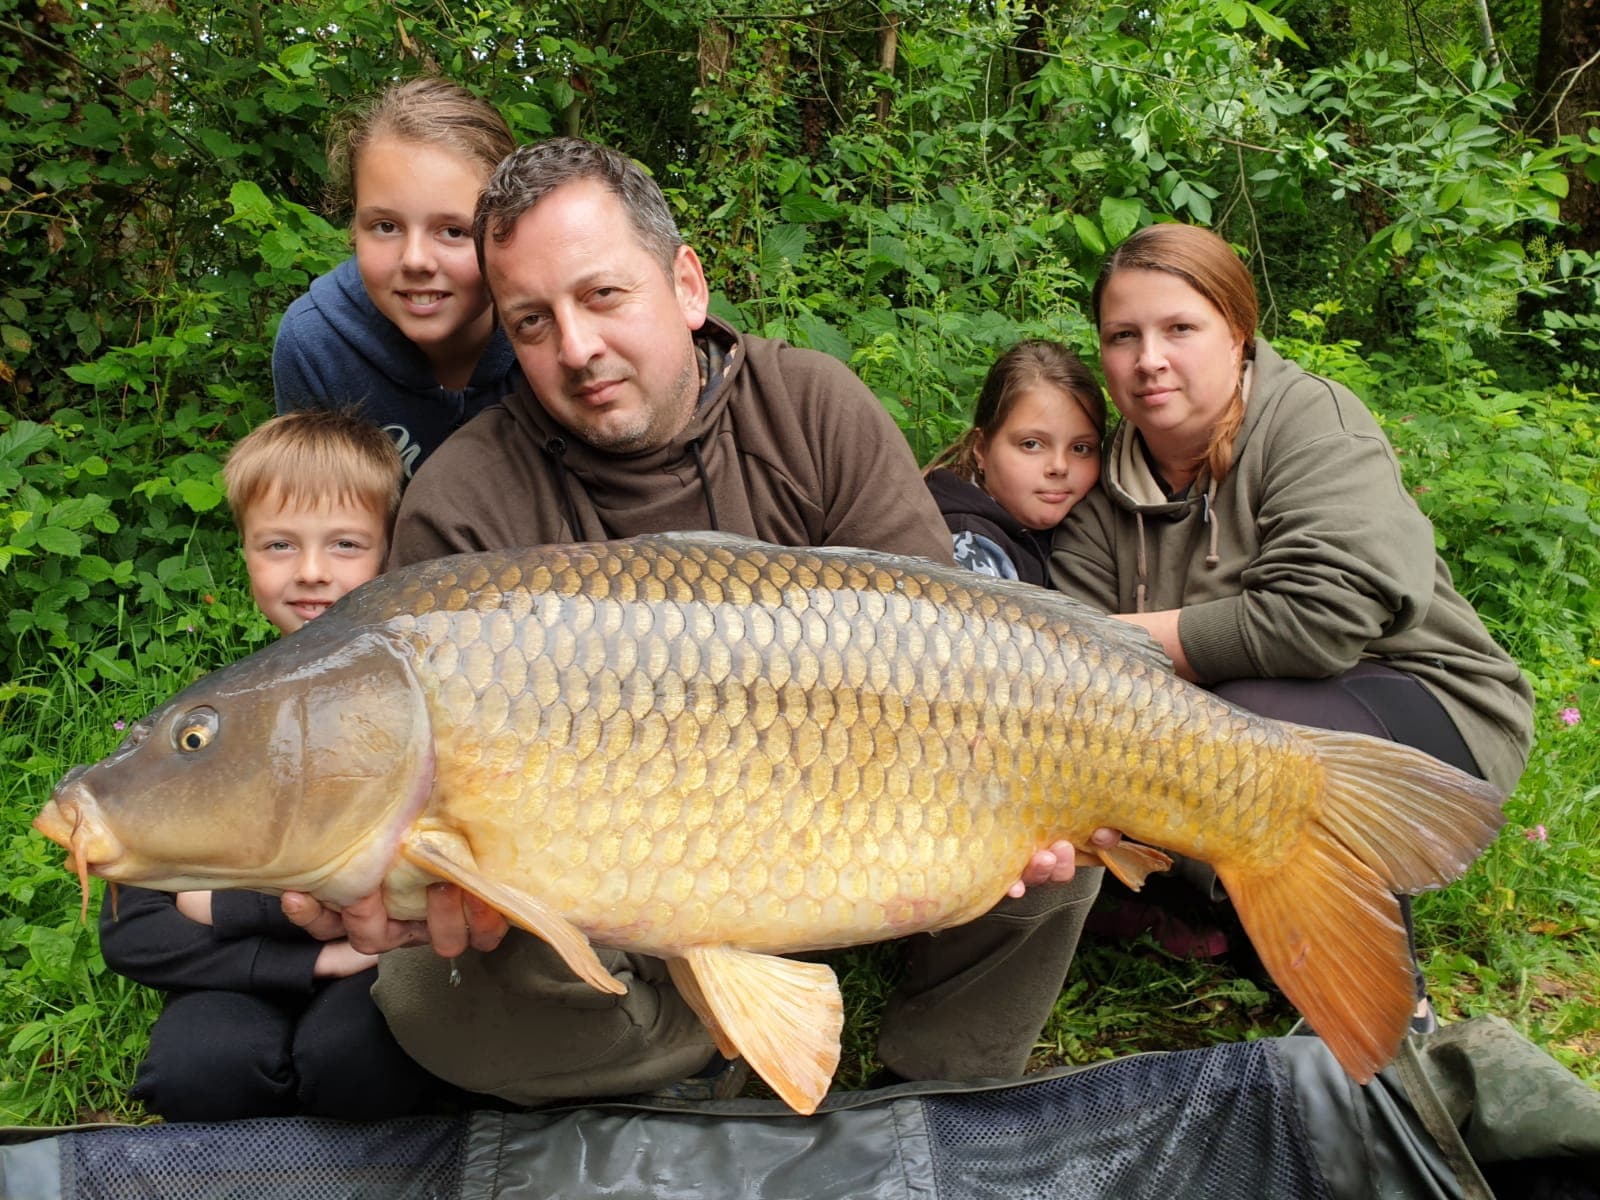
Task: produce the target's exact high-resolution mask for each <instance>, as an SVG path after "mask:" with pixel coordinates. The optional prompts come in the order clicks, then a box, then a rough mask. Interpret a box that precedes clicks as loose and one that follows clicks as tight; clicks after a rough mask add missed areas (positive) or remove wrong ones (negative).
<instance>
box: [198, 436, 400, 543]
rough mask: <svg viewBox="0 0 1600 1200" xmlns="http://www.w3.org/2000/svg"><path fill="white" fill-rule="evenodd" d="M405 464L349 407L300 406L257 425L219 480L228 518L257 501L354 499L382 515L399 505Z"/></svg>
mask: <svg viewBox="0 0 1600 1200" xmlns="http://www.w3.org/2000/svg"><path fill="white" fill-rule="evenodd" d="M403 473H404V467H403V465H402V464H401V461H400V451H399V450H397V449H396V448H395V444H394V442H392V441H391V440H390V439H389V435H388V434H386V433H384V432H383V430H381V429H379V428H378V427H377V426H376V425H374V424H373V423H372V422H371V421H368V420H366V419H365V418H363V417H361V416H359V415H357V413H356V412H355V410H353V409H327V408H305V409H300V410H298V411H296V412H291V413H285V414H284V415H283V416H281V417H273V418H272V420H270V421H268V422H266V423H265V424H263V425H259V426H257V427H256V428H255V429H252V430H251V431H250V432H249V433H247V434H245V436H244V437H242V438H240V439H239V441H238V444H237V445H235V446H234V448H233V451H232V452H231V453H230V454H229V455H228V461H227V463H226V464H225V465H224V466H223V468H222V480H223V484H224V486H225V487H226V489H227V493H228V508H229V509H230V510H231V511H232V513H233V523H234V525H235V526H236V527H237V528H238V529H239V531H240V532H241V533H243V532H244V519H245V514H246V513H247V512H249V510H250V509H251V507H252V506H254V505H256V504H259V503H261V501H263V500H266V499H269V498H272V497H276V498H277V500H278V503H279V504H295V505H316V504H357V505H360V506H361V507H363V508H366V509H369V510H371V511H372V512H375V513H378V514H379V515H381V516H382V517H383V526H384V532H385V534H386V535H387V533H388V532H389V530H390V529H392V528H393V526H394V517H395V513H396V512H397V511H399V508H400V482H401V479H402V478H403Z"/></svg>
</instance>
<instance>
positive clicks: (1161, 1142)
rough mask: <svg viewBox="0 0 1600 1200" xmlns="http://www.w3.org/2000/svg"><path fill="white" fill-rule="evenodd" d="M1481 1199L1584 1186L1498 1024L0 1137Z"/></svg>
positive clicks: (1583, 1146) (565, 1194) (227, 1151)
mask: <svg viewBox="0 0 1600 1200" xmlns="http://www.w3.org/2000/svg"><path fill="white" fill-rule="evenodd" d="M1491 1183H1492V1184H1493V1190H1491ZM1496 1195H1498V1196H1500V1197H1503V1198H1511V1197H1514V1198H1515V1200H1535V1198H1540V1197H1543V1198H1547V1200H1558V1198H1559V1200H1582V1198H1590V1200H1594V1198H1600V1093H1596V1092H1594V1091H1592V1090H1590V1089H1589V1088H1587V1087H1586V1086H1585V1085H1584V1084H1582V1083H1581V1082H1580V1081H1578V1080H1577V1079H1576V1078H1574V1077H1573V1076H1572V1075H1571V1074H1570V1073H1568V1072H1567V1071H1566V1070H1565V1069H1564V1068H1563V1067H1561V1066H1560V1065H1559V1064H1558V1063H1556V1062H1555V1061H1553V1060H1552V1059H1550V1058H1549V1057H1548V1056H1547V1055H1545V1054H1544V1052H1543V1051H1541V1050H1539V1049H1538V1048H1536V1047H1534V1046H1533V1045H1532V1044H1531V1043H1529V1042H1527V1041H1526V1040H1525V1039H1523V1038H1522V1037H1521V1036H1520V1035H1518V1034H1517V1033H1516V1032H1515V1031H1513V1030H1512V1029H1511V1027H1510V1026H1509V1025H1507V1024H1505V1022H1503V1021H1499V1020H1497V1019H1494V1018H1481V1019H1477V1020H1473V1021H1466V1022H1462V1023H1460V1024H1456V1025H1452V1026H1447V1027H1446V1028H1445V1029H1443V1030H1442V1031H1440V1032H1439V1033H1437V1034H1434V1035H1432V1036H1430V1037H1428V1038H1425V1039H1414V1040H1413V1041H1411V1042H1410V1043H1408V1045H1407V1047H1406V1048H1405V1050H1404V1051H1403V1052H1402V1054H1401V1057H1400V1059H1399V1060H1398V1061H1397V1062H1396V1063H1395V1064H1394V1065H1393V1066H1391V1067H1390V1068H1389V1069H1387V1070H1386V1071H1384V1072H1383V1074H1382V1075H1381V1076H1380V1077H1379V1079H1378V1080H1377V1081H1375V1082H1374V1083H1373V1084H1372V1085H1370V1086H1369V1087H1365V1088H1362V1087H1358V1086H1356V1085H1355V1084H1353V1083H1352V1082H1351V1081H1350V1080H1349V1079H1348V1078H1347V1077H1346V1076H1345V1075H1344V1073H1343V1072H1342V1071H1341V1070H1340V1069H1339V1067H1338V1065H1337V1064H1336V1063H1335V1062H1334V1061H1333V1059H1332V1057H1331V1056H1330V1055H1329V1054H1328V1053H1327V1050H1326V1048H1325V1047H1324V1046H1323V1044H1322V1043H1321V1042H1320V1041H1319V1040H1318V1039H1316V1038H1314V1037H1309V1036H1306V1037H1288V1038H1269V1039H1263V1040H1261V1041H1257V1042H1248V1043H1240V1044H1230V1045H1221V1046H1216V1047H1213V1048H1211V1049H1209V1050H1196V1051H1181V1052H1173V1053H1165V1054H1143V1055H1136V1056H1133V1057H1129V1058H1124V1059H1117V1060H1113V1061H1111V1062H1107V1063H1101V1064H1096V1065H1093V1066H1089V1067H1077V1068H1062V1069H1058V1070H1055V1071H1050V1072H1045V1073H1043V1074H1040V1075H1037V1076H1031V1077H1029V1078H1028V1079H1027V1080H1025V1081H1023V1082H1021V1083H1009V1084H995V1085H992V1086H981V1085H980V1086H975V1087H973V1086H968V1087H955V1086H954V1085H936V1084H905V1085H901V1086H900V1087H896V1088H889V1089H884V1090H881V1091H876V1092H857V1093H845V1094H841V1095H837V1096H834V1097H831V1098H830V1099H829V1101H828V1102H827V1103H826V1104H825V1106H824V1107H823V1109H822V1110H821V1111H819V1112H818V1113H817V1114H816V1115H815V1116H812V1117H798V1116H796V1115H794V1114H793V1113H790V1112H789V1111H788V1109H786V1108H784V1107H783V1106H782V1105H781V1104H779V1103H778V1102H776V1101H752V1100H740V1101H725V1102H720V1103H718V1102H707V1103H692V1102H671V1103H669V1102H654V1103H651V1104H640V1103H625V1102H619V1103H612V1104H604V1105H599V1104H596V1105H588V1106H585V1107H581V1108H570V1109H563V1110H543V1111H539V1112H517V1113H500V1112H474V1113H470V1114H466V1115H464V1116H460V1117H429V1118H412V1119H408V1120H396V1121H383V1122H375V1123H370V1124H347V1123H343V1122H337V1121H329V1120H321V1119H314V1118H280V1119H268V1120H258V1121H240V1122H235V1123H231V1124H215V1125H202V1124H189V1125H157V1126H147V1127H142V1128H130V1127H79V1128H76V1129H73V1130H70V1131H62V1130H39V1129H32V1130H15V1129H14V1130H9V1131H3V1132H0V1196H3V1197H5V1198H6V1200H45V1198H50V1200H54V1198H55V1197H64V1198H67V1200H92V1198H101V1197H105V1198H107V1200H112V1198H114V1200H136V1198H156V1197H160V1198H167V1197H173V1198H176V1197H185V1198H189V1197H197V1198H205V1200H212V1198H223V1197H228V1198H237V1200H336V1198H337V1200H345V1198H348V1197H371V1198H373V1200H424V1198H427V1200H487V1198H491V1197H492V1198H496V1200H536V1198H538V1200H544V1198H555V1197H562V1198H568V1200H575V1198H579V1197H585V1196H605V1197H610V1198H635V1197H636V1198H639V1200H643V1198H646V1197H649V1198H660V1200H673V1198H678V1197H683V1198H688V1197H693V1198H695V1200H722V1198H727V1200H734V1198H739V1200H744V1198H749V1197H773V1198H777V1197H783V1198H794V1200H845V1198H855V1197H873V1198H882V1200H954V1198H958V1197H959V1198H961V1200H967V1198H973V1200H982V1198H988V1197H994V1198H996V1200H1002V1198H1003V1200H1030V1198H1035V1197H1038V1198H1044V1197H1063V1198H1073V1200H1077V1198H1082V1200H1102V1198H1104V1200H1143V1198H1146V1197H1148V1198H1150V1200H1157V1198H1160V1200H1168V1198H1171V1197H1181V1198H1185V1200H1251V1198H1255V1197H1260V1198H1263V1200H1279V1198H1282V1200H1357V1198H1365V1197H1378V1196H1381V1197H1385V1198H1393V1200H1411V1198H1419V1200H1420V1198H1427V1200H1456V1198H1462V1200H1486V1198H1488V1197H1491V1196H1496Z"/></svg>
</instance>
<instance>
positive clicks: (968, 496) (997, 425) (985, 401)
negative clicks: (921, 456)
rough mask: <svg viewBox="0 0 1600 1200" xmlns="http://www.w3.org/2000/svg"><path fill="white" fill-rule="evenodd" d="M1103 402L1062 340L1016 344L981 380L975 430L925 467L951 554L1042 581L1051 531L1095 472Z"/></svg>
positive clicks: (996, 571) (972, 564) (974, 565)
mask: <svg viewBox="0 0 1600 1200" xmlns="http://www.w3.org/2000/svg"><path fill="white" fill-rule="evenodd" d="M1105 428H1106V402H1105V398H1104V397H1103V396H1102V395H1101V394H1100V386H1099V384H1097V383H1096V382H1095V379H1094V376H1093V375H1092V374H1090V372H1089V369H1088V368H1087V367H1085V366H1084V365H1083V364H1082V363H1081V362H1079V361H1078V359H1077V357H1076V356H1075V355H1074V354H1073V353H1072V352H1071V351H1070V350H1068V349H1067V348H1066V347H1065V346H1063V345H1061V344H1060V343H1058V342H1049V341H1028V342H1021V343H1019V344H1017V345H1016V346H1013V347H1012V348H1011V349H1010V350H1007V351H1006V352H1005V353H1004V354H1002V355H1001V356H1000V357H999V358H998V359H996V360H995V363H994V366H992V367H990V368H989V374H988V376H987V378H985V379H984V381H983V390H982V391H981V392H979V393H978V406H977V411H976V412H974V413H973V417H972V428H970V429H968V430H967V432H966V433H964V434H962V435H961V437H960V438H959V439H958V440H957V441H956V442H954V443H953V444H952V445H950V446H948V447H946V448H945V449H944V450H942V451H940V452H939V453H938V454H937V455H935V456H934V459H933V461H932V462H931V463H929V464H928V468H927V470H926V472H925V473H924V474H925V476H926V478H927V482H928V490H929V491H931V492H932V493H933V498H934V500H935V501H937V502H938V505H939V510H940V511H941V512H943V513H944V519H945V524H946V525H948V526H949V527H950V533H951V536H952V539H953V541H954V544H955V545H954V549H955V557H956V562H957V563H959V564H960V565H961V566H964V567H968V568H970V569H972V570H974V571H979V572H982V573H983V574H985V575H994V576H998V577H999V578H1001V579H1020V580H1022V581H1024V582H1026V583H1035V584H1040V585H1044V584H1046V582H1047V577H1048V572H1047V567H1048V565H1049V559H1050V531H1051V530H1052V529H1054V528H1055V527H1056V526H1057V525H1059V524H1060V523H1061V522H1062V520H1064V519H1065V518H1066V515H1067V513H1068V512H1069V511H1071V509H1072V506H1073V505H1074V504H1076V503H1077V502H1078V501H1079V500H1081V499H1083V497H1084V496H1085V495H1086V494H1087V493H1088V492H1089V490H1090V489H1091V488H1093V487H1094V486H1095V483H1096V482H1097V481H1098V480H1099V478H1100V439H1101V437H1102V435H1103V434H1104V433H1105Z"/></svg>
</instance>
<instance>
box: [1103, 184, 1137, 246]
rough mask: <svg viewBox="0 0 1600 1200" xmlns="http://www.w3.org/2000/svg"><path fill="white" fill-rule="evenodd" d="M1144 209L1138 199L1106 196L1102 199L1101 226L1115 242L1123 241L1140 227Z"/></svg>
mask: <svg viewBox="0 0 1600 1200" xmlns="http://www.w3.org/2000/svg"><path fill="white" fill-rule="evenodd" d="M1144 211H1145V210H1144V205H1143V204H1142V203H1140V202H1139V201H1138V200H1132V199H1127V198H1124V197H1118V196H1106V197H1104V198H1103V199H1102V200H1101V201H1100V227H1101V228H1102V229H1104V230H1105V231H1106V237H1107V238H1109V239H1110V240H1111V241H1112V242H1113V243H1117V242H1121V241H1123V240H1124V239H1126V238H1127V236H1128V235H1129V234H1130V233H1132V232H1133V231H1134V230H1135V229H1137V228H1139V224H1140V222H1141V221H1142V220H1143V219H1144Z"/></svg>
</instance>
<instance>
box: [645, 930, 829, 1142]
mask: <svg viewBox="0 0 1600 1200" xmlns="http://www.w3.org/2000/svg"><path fill="white" fill-rule="evenodd" d="M667 966H668V969H669V970H671V972H672V977H673V979H674V980H675V981H679V983H680V987H679V990H680V991H681V992H682V993H683V997H684V999H685V1000H686V1001H687V1002H688V1004H689V1006H690V1007H691V1008H693V1009H694V1010H695V1012H696V1014H698V1015H699V1016H700V1018H701V1019H702V1020H704V1021H705V1022H706V1027H707V1028H708V1029H710V1030H711V1033H712V1036H713V1037H714V1038H716V1041H717V1048H718V1049H720V1050H721V1051H722V1053H724V1054H728V1053H729V1052H730V1050H736V1051H737V1052H738V1053H739V1054H742V1055H743V1056H744V1058H745V1061H746V1062H748V1063H749V1064H750V1065H751V1066H752V1067H753V1068H755V1071H756V1073H757V1074H758V1075H760V1076H761V1078H763V1079H765V1080H766V1081H767V1083H768V1084H770V1085H771V1087H772V1090H773V1091H775V1092H777V1093H778V1095H779V1096H780V1097H782V1098H783V1100H784V1101H785V1102H786V1103H787V1104H788V1105H789V1107H790V1108H792V1109H794V1110H795V1111H796V1112H798V1113H802V1114H810V1113H813V1112H815V1111H816V1108H817V1105H818V1104H820V1103H822V1098H823V1097H824V1096H826V1095H827V1094H828V1085H829V1084H830V1083H832V1082H833V1072H834V1070H835V1069H836V1068H837V1067H838V1066H839V1034H840V1031H841V1030H842V1029H843V1028H844V1002H843V1000H842V999H841V998H840V996H839V981H838V980H837V979H835V978H834V974H833V970H832V969H831V968H830V967H828V966H826V965H824V964H822V963H807V962H796V961H795V960H794V959H790V958H778V957H775V956H774V955H770V954H752V953H751V952H750V951H748V950H735V949H734V948H733V947H731V946H700V947H696V948H695V949H693V950H690V951H688V952H687V953H686V954H685V955H684V956H683V958H682V959H681V960H669V962H668V964H667ZM685 976H690V977H692V979H691V982H690V984H689V986H687V987H684V986H682V982H681V981H682V980H683V979H684V977H685ZM708 1013H709V1014H710V1016H709V1018H708V1017H707V1014H708Z"/></svg>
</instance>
